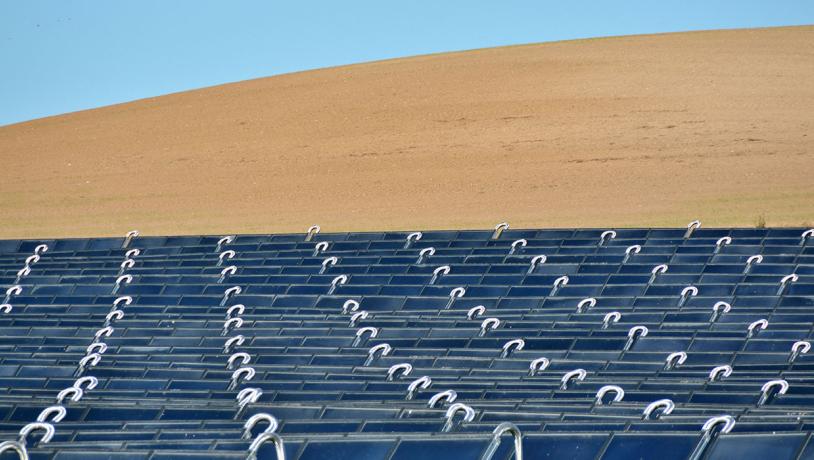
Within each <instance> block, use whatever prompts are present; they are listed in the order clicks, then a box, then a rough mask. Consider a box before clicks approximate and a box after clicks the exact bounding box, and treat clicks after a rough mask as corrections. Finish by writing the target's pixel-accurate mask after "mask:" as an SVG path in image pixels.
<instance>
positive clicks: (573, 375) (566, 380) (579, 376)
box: [560, 369, 588, 390]
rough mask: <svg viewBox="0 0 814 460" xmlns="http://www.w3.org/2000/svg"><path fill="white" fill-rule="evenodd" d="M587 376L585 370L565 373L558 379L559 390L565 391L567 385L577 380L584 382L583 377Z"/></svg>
mask: <svg viewBox="0 0 814 460" xmlns="http://www.w3.org/2000/svg"><path fill="white" fill-rule="evenodd" d="M587 375H588V372H587V371H585V369H574V370H573V371H570V372H566V373H565V375H563V376H562V379H560V390H567V389H568V385H569V384H570V383H571V381H572V380H577V381H578V382H581V381H583V380H585V377H586V376H587Z"/></svg>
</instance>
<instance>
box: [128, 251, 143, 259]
mask: <svg viewBox="0 0 814 460" xmlns="http://www.w3.org/2000/svg"><path fill="white" fill-rule="evenodd" d="M140 255H141V249H130V250H128V251H127V252H125V253H124V257H126V258H128V259H132V258H134V257H138V256H140Z"/></svg>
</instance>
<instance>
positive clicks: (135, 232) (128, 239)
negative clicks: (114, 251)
mask: <svg viewBox="0 0 814 460" xmlns="http://www.w3.org/2000/svg"><path fill="white" fill-rule="evenodd" d="M138 236H139V232H138V230H130V231H129V232H127V234H126V235H124V242H123V243H122V249H127V246H130V242H131V241H133V240H134V239H135V238H138Z"/></svg>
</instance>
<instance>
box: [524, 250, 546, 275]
mask: <svg viewBox="0 0 814 460" xmlns="http://www.w3.org/2000/svg"><path fill="white" fill-rule="evenodd" d="M546 260H548V257H546V256H545V255H542V254H540V255H539V256H534V257H533V258H532V259H531V263H530V264H529V269H528V271H526V273H527V274H529V275H530V274H532V273H534V270H536V269H537V266H538V265H542V264H544V263H545V262H546Z"/></svg>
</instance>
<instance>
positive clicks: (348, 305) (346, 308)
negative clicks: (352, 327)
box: [342, 299, 359, 315]
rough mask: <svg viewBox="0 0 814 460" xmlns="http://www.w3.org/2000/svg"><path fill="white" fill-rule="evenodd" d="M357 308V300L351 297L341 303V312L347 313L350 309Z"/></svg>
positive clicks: (354, 309)
mask: <svg viewBox="0 0 814 460" xmlns="http://www.w3.org/2000/svg"><path fill="white" fill-rule="evenodd" d="M358 309H359V302H357V301H356V300H353V299H348V300H346V301H345V303H344V304H342V314H343V315H347V314H348V313H350V312H352V311H356V310H358Z"/></svg>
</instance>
